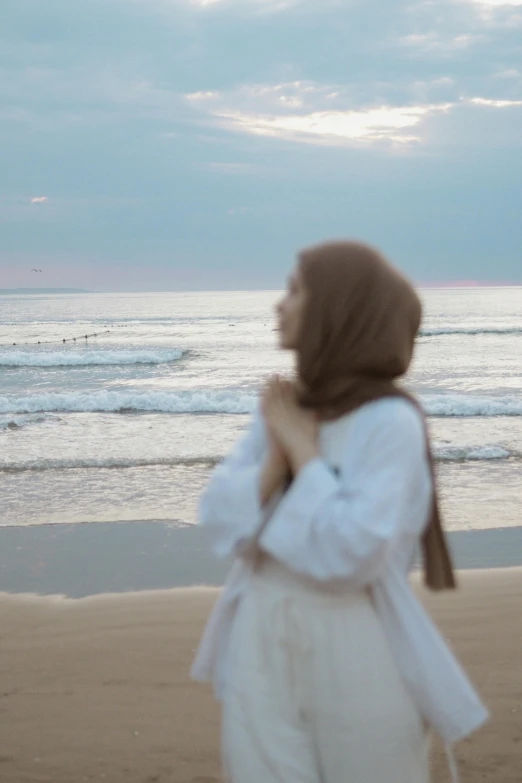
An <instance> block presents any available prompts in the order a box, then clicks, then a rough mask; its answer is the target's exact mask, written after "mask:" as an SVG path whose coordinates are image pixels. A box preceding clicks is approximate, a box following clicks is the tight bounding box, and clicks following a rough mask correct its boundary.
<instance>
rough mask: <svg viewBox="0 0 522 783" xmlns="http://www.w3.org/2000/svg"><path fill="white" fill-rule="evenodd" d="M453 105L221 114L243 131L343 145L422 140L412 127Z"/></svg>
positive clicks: (221, 116) (235, 127)
mask: <svg viewBox="0 0 522 783" xmlns="http://www.w3.org/2000/svg"><path fill="white" fill-rule="evenodd" d="M449 108H451V105H450V104H446V105H440V106H400V107H391V106H382V107H379V108H375V109H368V110H366V111H350V110H347V111H332V112H312V113H311V114H300V115H286V116H284V115H279V116H274V117H266V116H263V115H251V114H245V113H240V112H235V113H233V112H231V113H226V112H222V113H220V114H218V115H217V116H218V117H220V118H222V119H223V120H224V121H225V123H226V124H228V126H229V127H231V128H233V129H236V130H239V131H243V132H246V133H252V134H257V135H262V136H273V137H279V138H283V139H289V140H293V141H300V142H305V143H316V144H321V143H322V144H332V145H339V144H350V143H352V144H354V143H358V142H359V143H360V142H362V143H365V142H366V143H372V142H374V143H375V142H383V141H387V142H390V143H397V144H411V143H413V142H419V141H420V137H419V136H418V135H415V134H412V133H411V132H409V131H410V130H411V129H412V128H415V127H416V126H418V125H419V123H420V122H421V120H422V118H423V117H425V116H426V115H428V114H430V113H433V112H440V111H447V110H448V109H449Z"/></svg>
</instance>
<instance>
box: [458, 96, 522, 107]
mask: <svg viewBox="0 0 522 783" xmlns="http://www.w3.org/2000/svg"><path fill="white" fill-rule="evenodd" d="M469 102H470V103H473V104H475V105H476V106H488V107H490V108H492V109H508V108H512V107H513V106H522V100H520V101H501V100H494V99H492V98H471V99H470V101H469Z"/></svg>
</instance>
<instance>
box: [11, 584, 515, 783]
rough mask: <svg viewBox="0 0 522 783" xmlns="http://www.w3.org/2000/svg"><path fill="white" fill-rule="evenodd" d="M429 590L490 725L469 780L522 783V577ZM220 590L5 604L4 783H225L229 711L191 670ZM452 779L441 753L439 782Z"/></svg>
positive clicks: (469, 767) (469, 745) (469, 752)
mask: <svg viewBox="0 0 522 783" xmlns="http://www.w3.org/2000/svg"><path fill="white" fill-rule="evenodd" d="M460 583H461V589H460V591H459V593H458V595H454V596H448V595H445V596H433V595H427V594H426V593H425V592H424V591H421V594H422V598H423V600H424V601H425V602H426V604H427V606H428V607H429V609H430V610H431V611H432V612H433V614H434V616H435V617H436V619H437V621H438V622H439V623H440V625H441V627H442V628H443V630H444V633H445V635H446V636H447V637H448V639H449V640H450V641H451V643H452V645H453V646H454V647H455V649H456V650H457V651H458V652H459V654H460V655H461V657H462V659H463V660H464V662H465V664H466V665H467V667H468V669H469V671H470V673H471V676H472V678H473V679H474V681H475V682H476V683H477V684H478V685H479V686H480V688H481V691H482V693H483V695H484V697H485V699H486V701H487V703H488V705H489V706H490V708H491V710H492V713H493V720H492V721H491V722H490V724H489V725H488V726H487V727H486V728H484V729H483V730H482V731H481V732H479V733H477V734H476V735H475V736H474V737H473V738H472V739H471V740H469V741H465V742H464V743H462V744H461V745H460V746H459V747H458V757H459V760H460V762H461V766H462V775H463V783H479V782H480V783H482V782H484V783H486V782H487V783H520V780H521V776H522V773H521V758H522V756H521V754H522V722H521V718H522V671H521V669H520V666H519V661H520V640H521V639H522V615H521V614H520V596H521V594H522V569H515V568H513V569H496V570H488V571H467V572H465V573H461V574H460ZM216 594H217V591H216V590H215V589H210V588H185V589H175V590H164V591H156V592H141V593H127V594H120V595H101V596H95V597H90V598H84V599H81V600H73V599H65V598H53V597H36V596H27V595H7V594H3V595H2V596H1V597H0V623H1V627H2V643H1V647H0V676H1V679H2V686H1V692H0V710H1V712H2V717H1V723H0V732H1V736H0V743H1V755H0V780H1V781H6V783H7V782H9V783H22V782H23V783H25V782H26V781H27V783H29V781H31V782H32V781H39V782H40V783H44V782H47V781H48V782H49V783H78V782H79V781H95V780H107V781H110V783H119V781H126V782H127V783H167V781H168V782H169V783H214V782H216V783H217V781H219V780H220V765H219V755H218V733H219V711H218V709H217V707H216V705H215V704H214V702H213V699H212V696H211V693H210V691H209V689H208V688H207V687H204V686H200V685H195V684H193V683H191V682H190V680H189V678H188V669H189V665H190V661H191V658H192V655H193V651H194V648H195V646H196V644H197V640H198V637H199V634H200V632H201V629H202V626H203V623H204V620H205V618H206V616H207V614H208V612H209V609H210V607H211V605H212V603H213V601H214V600H215V597H216ZM446 780H447V773H446V769H445V765H444V762H443V758H442V754H441V751H440V748H439V747H436V748H435V752H434V781H436V783H445V781H446Z"/></svg>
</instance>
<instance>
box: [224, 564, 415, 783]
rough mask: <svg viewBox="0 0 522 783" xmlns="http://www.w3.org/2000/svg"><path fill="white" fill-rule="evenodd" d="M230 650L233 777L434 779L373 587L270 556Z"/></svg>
mask: <svg viewBox="0 0 522 783" xmlns="http://www.w3.org/2000/svg"><path fill="white" fill-rule="evenodd" d="M231 647H232V654H231V667H230V671H229V677H228V680H227V685H226V689H225V695H224V699H223V727H222V730H223V737H222V741H223V761H224V769H225V779H226V780H228V781H230V783H428V781H429V762H428V755H429V754H428V750H429V741H428V737H427V734H426V731H425V729H424V726H423V722H422V719H421V717H420V715H419V713H418V711H417V709H416V707H415V705H414V704H413V702H412V700H411V698H410V695H409V693H408V692H407V690H406V687H405V685H404V683H403V681H402V679H401V678H400V676H399V674H398V672H397V669H396V666H395V663H394V661H393V659H392V657H391V654H390V651H389V648H388V644H387V641H386V637H385V635H384V632H383V630H382V628H381V625H380V622H379V619H378V617H377V614H376V612H375V610H374V608H373V604H372V601H371V597H370V595H369V594H368V593H367V592H347V591H346V590H343V591H342V592H340V591H336V592H334V591H332V590H331V589H330V590H326V589H325V588H321V587H319V586H317V585H316V584H313V585H312V584H310V582H308V581H307V580H304V579H301V578H300V577H297V576H295V575H293V574H291V573H290V572H289V571H288V570H286V569H284V568H283V567H282V566H280V565H278V564H276V563H275V562H274V561H265V563H264V565H263V566H262V567H261V569H260V570H259V571H258V572H257V573H256V575H255V577H254V581H253V585H252V587H251V589H250V590H249V593H248V594H247V596H245V598H244V599H243V603H242V606H241V608H240V610H239V613H238V617H237V620H236V623H235V626H234V631H233V634H232V640H231Z"/></svg>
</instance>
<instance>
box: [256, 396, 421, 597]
mask: <svg viewBox="0 0 522 783" xmlns="http://www.w3.org/2000/svg"><path fill="white" fill-rule="evenodd" d="M386 414H387V415H386V416H382V415H380V416H367V414H365V415H366V416H367V421H366V422H365V426H366V427H367V428H368V429H367V432H365V433H364V436H363V437H360V438H358V444H359V446H358V447H359V449H360V450H359V454H358V458H357V468H356V471H355V473H356V475H355V476H354V475H351V476H347V475H346V470H344V471H343V464H342V461H341V465H340V475H339V477H337V476H336V475H335V473H334V472H333V470H332V469H331V468H330V467H329V466H328V465H327V464H326V462H325V461H324V460H323V459H320V458H317V459H314V460H312V461H311V462H309V463H308V464H307V465H306V466H305V467H304V468H303V469H302V470H301V471H300V473H299V474H298V476H297V477H296V479H295V480H294V482H293V484H292V485H291V487H290V488H289V490H288V492H287V493H286V495H285V496H284V497H283V499H282V501H281V502H280V504H279V506H278V507H277V509H276V510H275V512H274V514H273V516H272V519H271V520H270V522H269V524H268V526H267V527H266V529H265V531H264V532H263V534H262V535H261V537H260V540H259V543H260V545H261V547H262V548H263V549H264V550H265V551H267V552H268V553H270V554H272V555H273V556H274V557H275V558H277V559H278V560H279V561H281V562H283V563H284V564H285V565H287V566H288V567H289V568H291V569H293V570H294V571H296V572H298V573H302V574H304V575H307V576H311V577H313V578H315V579H317V580H322V581H327V580H333V579H344V580H351V581H353V582H355V583H357V584H359V585H363V584H368V583H370V582H372V581H374V580H375V579H377V578H378V577H379V575H380V573H381V572H382V570H383V568H384V567H385V565H386V563H387V560H388V556H389V554H390V552H391V551H392V550H393V547H394V545H395V544H396V543H397V540H398V538H399V537H400V536H401V535H402V534H403V533H406V532H407V533H410V534H413V535H417V534H419V533H420V532H421V530H422V528H423V526H424V525H425V523H426V520H427V514H428V509H429V504H430V500H431V492H432V487H431V478H430V472H429V468H428V463H427V458H426V445H425V436H424V431H423V425H422V422H421V419H420V416H419V415H418V413H417V412H416V411H415V410H414V408H413V407H412V406H411V405H408V404H407V403H405V404H402V401H401V404H399V405H395V407H394V408H393V410H391V411H390V409H388V410H387V411H386ZM390 414H391V415H390ZM348 448H349V449H352V450H353V448H354V444H353V443H351V444H347V449H348ZM352 458H353V453H352ZM343 473H344V475H343Z"/></svg>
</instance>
